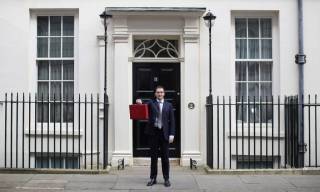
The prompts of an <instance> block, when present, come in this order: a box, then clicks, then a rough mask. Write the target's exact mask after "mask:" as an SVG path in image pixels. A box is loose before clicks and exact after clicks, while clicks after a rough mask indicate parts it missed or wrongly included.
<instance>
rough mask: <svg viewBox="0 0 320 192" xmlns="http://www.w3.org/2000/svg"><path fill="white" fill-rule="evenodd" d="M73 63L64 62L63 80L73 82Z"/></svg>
mask: <svg viewBox="0 0 320 192" xmlns="http://www.w3.org/2000/svg"><path fill="white" fill-rule="evenodd" d="M73 73H74V72H73V61H68V60H65V61H63V79H64V80H73V78H74V77H73Z"/></svg>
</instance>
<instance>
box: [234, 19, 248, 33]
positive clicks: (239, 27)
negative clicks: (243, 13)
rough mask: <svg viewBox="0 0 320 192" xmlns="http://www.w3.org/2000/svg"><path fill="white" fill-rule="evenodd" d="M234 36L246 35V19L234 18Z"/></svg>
mask: <svg viewBox="0 0 320 192" xmlns="http://www.w3.org/2000/svg"><path fill="white" fill-rule="evenodd" d="M235 24H236V37H247V19H236V20H235Z"/></svg>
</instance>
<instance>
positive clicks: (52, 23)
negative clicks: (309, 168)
mask: <svg viewBox="0 0 320 192" xmlns="http://www.w3.org/2000/svg"><path fill="white" fill-rule="evenodd" d="M319 8H320V1H316V0H304V8H303V9H304V18H303V21H304V48H305V54H306V55H307V63H306V64H305V65H304V75H305V79H304V86H305V89H304V94H306V95H307V94H316V93H318V92H319V91H320V86H319V85H318V81H320V78H319V75H318V71H319V70H320V66H319V65H318V63H319V62H320V57H319V53H318V51H319V49H318V48H317V45H318V43H317V42H320V36H319V34H320V25H319V22H317V21H318V20H319V18H320V12H319V11H318V10H319ZM105 9H106V10H107V11H108V13H110V14H112V16H113V17H112V19H111V22H110V23H109V24H108V30H107V34H108V35H107V74H106V77H107V94H108V96H109V115H108V130H109V131H108V162H111V164H112V165H117V163H118V160H119V159H123V158H124V161H125V164H128V165H139V164H144V163H145V162H147V160H148V158H147V157H148V152H147V151H148V149H147V148H146V147H147V138H146V136H144V135H143V131H142V130H143V129H142V128H143V126H144V124H143V122H140V123H139V122H133V121H132V120H130V119H129V110H128V106H129V105H130V104H132V103H133V102H134V101H135V99H136V98H142V99H145V100H147V99H148V98H151V97H152V95H153V94H152V89H153V88H154V86H155V85H157V84H162V85H164V86H165V88H166V89H167V96H168V99H169V101H171V102H173V104H174V106H175V112H176V119H177V122H178V123H177V135H176V141H175V143H174V144H172V146H171V148H172V150H171V152H172V154H170V155H171V157H172V159H175V160H176V161H177V162H178V163H179V164H180V165H182V166H188V165H189V161H190V158H192V159H194V160H197V161H198V164H205V163H206V149H207V147H206V97H207V96H208V94H209V33H208V27H207V26H206V25H205V23H204V20H203V18H202V17H203V15H204V14H205V13H206V12H207V11H208V10H210V11H211V12H213V13H214V14H215V15H216V16H217V18H216V20H215V23H214V26H213V28H212V71H211V72H212V85H213V90H212V92H213V95H214V96H218V95H219V96H227V97H228V96H231V97H232V98H233V100H234V98H235V96H239V97H241V96H244V97H247V96H253V95H254V96H256V97H260V96H262V97H264V96H271V95H276V96H277V95H280V96H284V95H293V94H297V93H298V79H299V76H298V65H297V64H296V63H295V60H294V59H295V58H294V57H295V54H297V53H298V5H297V2H296V1H292V0H280V1H279V0H269V1H260V0H241V1H239V0H225V1H221V0H210V1H209V0H200V1H196V2H195V1H189V0H177V1H168V0H163V1H153V0H152V1H136V2H135V1H121V0H117V1H114V0H110V1H101V0H94V1H76V0H70V1H50V0H45V1H43V0H42V1H40V0H26V1H18V0H16V1H12V0H1V2H0V26H1V30H0V38H1V39H0V56H1V62H0V65H1V70H0V93H1V96H0V100H1V102H0V113H1V117H0V123H1V125H0V129H1V132H2V133H1V134H0V136H1V137H4V134H5V133H4V131H2V130H4V126H3V125H5V123H6V122H5V121H6V119H5V118H6V117H5V115H4V112H5V102H4V101H5V93H8V94H9V95H8V98H9V97H10V93H14V96H13V98H14V99H15V98H16V96H15V94H16V93H17V92H18V93H19V94H20V93H22V92H24V93H26V95H27V94H28V93H31V95H32V98H33V97H34V94H35V93H41V94H43V95H44V97H46V96H48V95H51V96H52V95H54V94H56V95H57V97H58V95H61V94H63V96H64V97H66V96H68V95H73V94H75V95H76V98H77V95H78V94H79V93H80V94H81V96H83V97H84V94H85V93H87V94H88V101H90V94H93V95H94V97H93V98H94V100H96V99H97V98H96V95H97V94H100V101H102V100H103V93H104V77H105V73H104V70H105V66H104V56H105V55H104V54H105V47H104V26H103V24H102V23H101V21H100V18H99V14H101V13H102V12H103V11H104V10H105ZM19 96H20V98H22V95H19ZM83 97H82V98H83ZM38 99H39V98H38ZM56 99H57V100H59V98H56ZM64 99H65V98H64ZM50 101H52V97H50ZM221 102H222V100H221ZM7 107H10V106H9V105H8V106H7ZM20 110H21V108H20ZM32 110H33V109H32ZM63 110H68V107H65V109H63ZM76 110H78V109H76ZM82 110H83V108H82ZM53 111H54V110H53ZM102 111H103V108H102V105H101V106H100V108H99V109H98V112H97V114H98V120H97V121H94V125H93V127H95V128H97V129H99V130H100V133H102V132H103V127H102V124H103V115H101V114H102ZM15 112H16V111H14V113H15ZM46 112H48V115H47V116H44V120H43V121H44V122H48V121H49V120H48V118H53V116H52V113H53V112H52V107H50V110H49V109H48V110H47V111H46ZM63 113H65V114H67V113H68V111H64V112H63ZM100 113H101V114H100ZM97 114H96V115H97ZM99 114H100V115H101V117H100V116H99ZM8 115H9V114H8ZM59 116H60V117H61V118H66V119H68V117H67V116H66V117H62V116H63V115H62V113H59ZM19 118H22V117H19ZM26 118H27V117H26ZM32 118H34V117H33V116H31V119H32ZM18 121H19V122H20V119H18ZM67 121H68V120H67ZM27 122H28V121H27V120H26V124H27ZM50 122H51V120H50ZM88 122H89V120H88ZM97 122H99V124H100V125H99V124H98V123H97ZM7 123H8V124H7V126H8V127H7V128H8V130H9V128H10V125H11V124H10V120H8V122H7ZM20 125H22V124H20ZM20 125H19V123H18V126H17V127H19V128H18V129H19V130H25V132H26V133H25V134H22V133H21V132H18V134H17V135H18V136H17V137H19V138H20V137H21V138H20V140H21V139H22V137H25V142H27V141H28V138H29V137H31V136H33V137H34V133H31V134H27V132H28V131H29V128H28V126H26V127H21V126H20ZM15 126H16V124H15V120H13V127H14V128H15ZM51 126H52V125H49V123H48V126H47V127H45V128H44V132H46V131H47V130H48V129H49V131H50V138H51V137H52V131H53V130H51V129H52V128H51ZM67 127H68V125H67ZM88 127H90V124H89V126H88ZM95 128H94V131H96V129H95ZM88 129H90V128H88ZM34 131H35V129H32V130H31V132H34ZM66 132H67V131H66ZM89 132H90V131H89ZM214 132H215V130H214ZM232 132H234V131H231V132H226V134H227V135H228V134H229V135H230V137H231V135H232V134H233V133H232ZM15 133H16V132H15V131H13V133H12V134H13V135H14V137H13V139H10V138H9V135H8V140H7V141H4V140H2V141H1V142H2V143H1V146H4V145H5V144H4V142H8V145H9V143H10V141H13V143H15V141H16V140H15V139H14V138H15ZM20 133H21V134H20ZM90 133H91V134H93V132H90ZM6 134H9V131H8V132H6ZM65 134H67V133H64V135H63V136H66V137H68V135H65ZM82 134H84V130H83V127H82V128H81V130H80V131H79V138H80V137H81V138H82ZM281 134H283V133H282V132H281ZM281 134H280V135H281ZM45 137H47V135H45ZM94 137H99V138H100V141H98V144H97V146H100V144H101V145H102V137H103V136H102V135H101V136H100V135H99V133H98V132H94ZM279 137H280V136H279ZM316 137H317V136H316ZM39 142H40V140H39ZM94 142H96V141H94ZM99 142H100V143H99ZM215 142H216V141H215ZM48 143H50V144H51V145H50V146H51V147H52V145H53V144H52V143H53V140H52V138H51V140H50V141H49V139H48ZM60 144H61V143H60ZM18 145H21V141H19V142H18ZM39 146H40V144H39V145H38V147H39ZM57 146H59V145H57ZM62 146H63V148H64V147H65V144H62ZM91 146H92V144H91V145H90V144H88V149H87V150H85V149H83V143H82V141H81V147H80V148H81V150H80V148H79V156H81V157H82V156H83V155H84V154H88V156H89V154H90V153H94V157H93V158H94V159H97V158H98V159H99V158H100V162H102V155H101V153H100V156H97V154H98V153H99V152H97V148H96V147H95V146H93V147H91ZM7 147H8V146H7ZM36 147H37V146H36ZM36 147H35V146H34V144H33V143H31V148H32V149H34V148H36ZM51 147H50V149H49V151H50V152H52V149H51ZM70 147H71V144H70ZM90 147H91V149H90ZM13 148H15V147H13ZM214 148H216V146H214ZM319 148H320V147H319ZM101 149H102V147H100V150H101ZM19 150H20V151H19V152H18V153H19V154H20V153H25V154H27V153H28V145H27V144H26V145H25V146H24V150H25V152H21V149H19ZM38 150H40V149H38ZM76 150H77V151H78V148H77V147H76ZM92 150H93V151H92ZM22 151H23V150H22ZM31 151H32V150H31ZM70 151H71V149H70ZM0 152H1V155H2V154H3V153H6V154H7V155H8V157H7V158H8V159H7V161H10V157H9V156H10V155H9V153H10V150H9V151H6V152H4V148H1V150H0ZM15 152H16V150H15V149H13V153H15ZM33 153H35V152H34V151H33ZM64 153H67V151H64ZM29 154H30V153H29ZM319 154H320V151H319ZM19 156H20V157H19V158H21V155H19ZM26 156H28V155H26ZM226 156H229V154H227V155H226ZM230 157H231V155H230ZM32 158H34V157H31V159H32ZM85 158H87V157H85ZM88 158H89V157H88ZM12 159H13V165H14V166H15V160H16V158H15V156H14V157H13V158H11V160H12ZM4 161H5V160H3V159H1V160H0V163H1V166H3V165H4ZM25 161H26V164H27V162H28V159H27V158H26V159H25ZM66 161H67V160H66ZM79 161H83V158H82V159H79ZM88 161H92V160H90V158H89V159H88ZM94 161H95V162H96V160H94ZM48 163H49V160H48ZM233 163H236V162H232V164H233ZM94 164H95V163H94ZM95 165H96V164H95ZM32 166H33V163H32ZM34 166H35V167H36V165H34ZM48 166H49V165H48Z"/></svg>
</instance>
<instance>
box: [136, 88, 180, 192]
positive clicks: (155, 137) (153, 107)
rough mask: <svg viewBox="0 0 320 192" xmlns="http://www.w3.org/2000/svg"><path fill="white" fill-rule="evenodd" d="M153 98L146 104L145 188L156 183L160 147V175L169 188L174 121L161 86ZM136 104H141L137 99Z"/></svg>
mask: <svg viewBox="0 0 320 192" xmlns="http://www.w3.org/2000/svg"><path fill="white" fill-rule="evenodd" d="M154 94H155V98H154V99H152V100H151V101H149V102H148V109H149V120H148V127H147V128H146V130H145V134H147V135H148V136H149V144H150V153H151V154H150V156H151V167H150V168H151V170H150V181H149V182H148V183H147V186H152V185H154V184H156V183H157V172H158V148H159V147H160V155H161V164H162V174H163V178H164V186H166V187H170V186H171V184H170V181H169V168H170V166H169V143H172V142H173V140H174V135H175V120H174V112H173V107H172V104H171V103H169V102H167V101H165V100H164V96H165V90H164V87H163V86H160V85H159V86H157V87H156V88H155V92H154ZM136 102H137V103H142V101H141V99H137V101H136Z"/></svg>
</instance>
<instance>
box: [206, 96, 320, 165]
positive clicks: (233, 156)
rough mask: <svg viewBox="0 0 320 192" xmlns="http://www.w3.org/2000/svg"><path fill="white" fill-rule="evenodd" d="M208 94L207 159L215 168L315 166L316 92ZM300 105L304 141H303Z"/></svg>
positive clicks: (316, 157) (316, 159)
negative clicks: (303, 95) (305, 94)
mask: <svg viewBox="0 0 320 192" xmlns="http://www.w3.org/2000/svg"><path fill="white" fill-rule="evenodd" d="M303 101H304V102H303V103H299V99H298V97H297V96H292V97H287V96H284V97H280V96H278V97H273V96H269V97H235V98H232V97H224V96H222V97H219V96H216V97H213V96H209V97H207V104H206V117H207V118H206V119H207V128H206V129H207V165H208V167H210V168H214V169H258V168H274V169H275V168H288V167H290V168H292V167H293V168H297V167H298V155H299V153H300V154H301V153H302V155H303V157H304V166H305V167H317V166H318V164H319V161H318V149H319V146H318V142H317V139H318V137H319V134H318V132H317V120H318V119H319V118H320V117H319V115H318V113H317V111H318V107H319V106H320V104H318V103H317V96H314V98H313V99H312V98H311V96H310V95H309V96H308V97H307V98H303ZM299 106H302V108H300V109H302V110H301V112H300V113H301V114H302V115H303V119H304V122H302V123H303V124H304V127H305V129H304V137H303V139H304V143H299V134H298V133H299V132H298V131H299V130H298V129H299V122H298V116H299Z"/></svg>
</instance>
